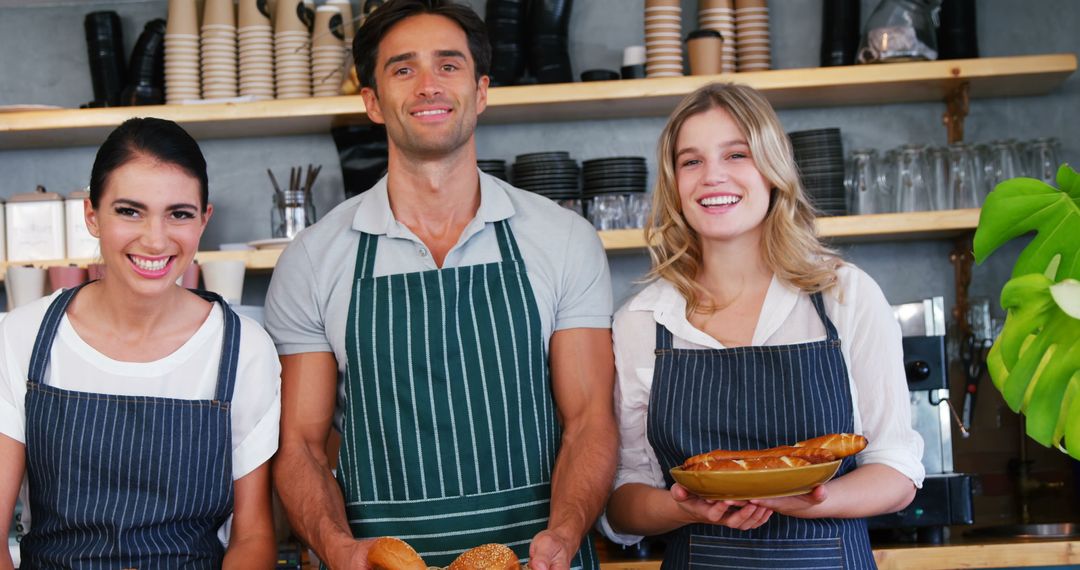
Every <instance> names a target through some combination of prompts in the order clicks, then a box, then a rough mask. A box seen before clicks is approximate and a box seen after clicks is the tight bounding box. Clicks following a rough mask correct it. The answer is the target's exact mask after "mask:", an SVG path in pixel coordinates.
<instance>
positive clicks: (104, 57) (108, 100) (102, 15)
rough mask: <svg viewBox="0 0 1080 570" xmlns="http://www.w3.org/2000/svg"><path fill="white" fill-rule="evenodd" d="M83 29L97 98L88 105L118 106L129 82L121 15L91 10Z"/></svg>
mask: <svg viewBox="0 0 1080 570" xmlns="http://www.w3.org/2000/svg"><path fill="white" fill-rule="evenodd" d="M83 28H84V29H85V30H86V52H87V54H86V55H87V59H88V60H89V61H90V81H91V83H92V84H93V87H94V100H93V101H91V102H90V103H87V104H86V106H88V107H115V106H117V105H119V104H120V92H121V91H123V89H124V86H125V85H127V69H126V65H125V64H124V33H123V28H122V27H121V24H120V16H119V15H118V14H117V13H116V12H112V11H104V12H90V13H89V14H87V15H86V17H85V18H84V19H83Z"/></svg>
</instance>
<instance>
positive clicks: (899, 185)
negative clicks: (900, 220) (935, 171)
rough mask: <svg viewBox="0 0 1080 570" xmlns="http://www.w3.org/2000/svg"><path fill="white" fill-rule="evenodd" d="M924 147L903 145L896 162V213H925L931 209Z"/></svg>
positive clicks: (927, 167)
mask: <svg viewBox="0 0 1080 570" xmlns="http://www.w3.org/2000/svg"><path fill="white" fill-rule="evenodd" d="M929 170H930V168H929V166H928V165H927V160H926V147H923V146H921V145H904V146H902V147H900V153H899V154H898V155H897V160H896V192H897V194H898V205H899V207H898V208H897V211H900V212H925V211H928V210H930V209H932V207H933V200H932V198H931V195H930V185H929V184H928V183H927V182H928V180H929Z"/></svg>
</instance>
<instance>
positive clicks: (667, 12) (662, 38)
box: [645, 0, 683, 77]
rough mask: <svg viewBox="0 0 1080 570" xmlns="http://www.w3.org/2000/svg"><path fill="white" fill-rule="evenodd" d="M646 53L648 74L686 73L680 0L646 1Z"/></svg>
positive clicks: (668, 75)
mask: <svg viewBox="0 0 1080 570" xmlns="http://www.w3.org/2000/svg"><path fill="white" fill-rule="evenodd" d="M645 52H646V59H645V73H646V76H648V77H681V76H682V74H683V55H682V54H683V52H682V8H681V7H680V5H679V0H645Z"/></svg>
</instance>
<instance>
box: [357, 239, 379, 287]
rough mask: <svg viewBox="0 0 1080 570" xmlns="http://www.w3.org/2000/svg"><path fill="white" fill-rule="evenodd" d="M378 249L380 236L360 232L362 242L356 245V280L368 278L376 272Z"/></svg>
mask: <svg viewBox="0 0 1080 570" xmlns="http://www.w3.org/2000/svg"><path fill="white" fill-rule="evenodd" d="M378 249H379V236H377V235H372V234H369V233H367V232H360V243H359V244H357V246H356V264H355V268H356V269H355V270H354V272H353V279H354V280H357V281H358V280H360V279H366V278H368V277H371V276H372V275H374V274H375V252H376V250H378Z"/></svg>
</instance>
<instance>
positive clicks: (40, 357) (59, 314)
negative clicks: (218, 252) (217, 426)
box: [27, 281, 240, 402]
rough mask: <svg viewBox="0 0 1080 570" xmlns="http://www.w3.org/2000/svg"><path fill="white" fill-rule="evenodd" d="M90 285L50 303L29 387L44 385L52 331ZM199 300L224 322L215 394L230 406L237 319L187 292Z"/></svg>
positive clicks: (210, 297)
mask: <svg viewBox="0 0 1080 570" xmlns="http://www.w3.org/2000/svg"><path fill="white" fill-rule="evenodd" d="M90 283H93V281H90V282H87V283H83V284H82V285H79V286H77V287H72V288H71V289H67V290H65V291H63V292H62V293H60V295H58V296H57V297H56V299H53V302H52V303H51V304H50V305H49V308H48V310H46V311H45V318H44V319H43V320H42V321H41V326H40V327H38V333H37V338H36V339H35V340H34V350H33V352H32V353H31V356H30V371H29V374H28V375H27V381H28V382H29V383H31V384H43V383H44V382H45V370H46V369H47V368H48V367H49V356H50V354H51V353H52V346H53V341H54V340H55V339H56V331H57V330H59V329H60V321H61V320H63V318H64V313H65V312H67V308H68V305H70V304H71V300H72V299H74V298H75V294H76V293H78V292H79V290H81V289H82V288H83V287H85V286H87V285H89V284H90ZM191 292H192V293H195V294H196V295H198V296H199V297H202V298H203V299H205V300H207V301H210V302H211V303H218V304H219V305H221V313H222V318H223V319H224V322H225V330H224V333H223V334H222V341H221V362H220V364H219V365H218V378H217V394H216V398H215V399H216V400H217V401H220V402H231V401H232V396H233V388H234V387H235V385H236V369H237V364H238V361H239V358H238V356H239V353H240V351H239V348H240V317H238V316H237V315H236V313H235V312H234V311H233V310H232V308H230V307H229V304H228V303H226V302H225V300H224V299H222V298H221V296H220V295H218V294H217V293H211V292H210V291H199V290H195V289H191Z"/></svg>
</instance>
